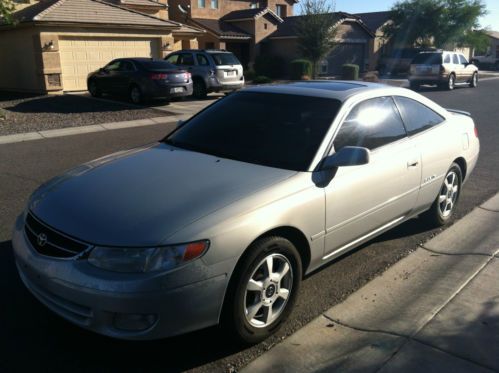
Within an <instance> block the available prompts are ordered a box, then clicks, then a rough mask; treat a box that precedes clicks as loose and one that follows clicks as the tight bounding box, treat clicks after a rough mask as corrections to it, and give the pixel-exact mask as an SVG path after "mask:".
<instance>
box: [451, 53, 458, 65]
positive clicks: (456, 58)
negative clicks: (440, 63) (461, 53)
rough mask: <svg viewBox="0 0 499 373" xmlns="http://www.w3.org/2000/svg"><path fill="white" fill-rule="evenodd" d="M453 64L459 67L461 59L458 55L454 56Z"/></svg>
mask: <svg viewBox="0 0 499 373" xmlns="http://www.w3.org/2000/svg"><path fill="white" fill-rule="evenodd" d="M452 63H454V64H456V65H459V58H458V57H457V54H453V55H452Z"/></svg>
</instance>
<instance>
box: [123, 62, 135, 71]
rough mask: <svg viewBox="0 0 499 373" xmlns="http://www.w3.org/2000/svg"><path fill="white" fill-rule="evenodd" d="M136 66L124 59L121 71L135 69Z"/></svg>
mask: <svg viewBox="0 0 499 373" xmlns="http://www.w3.org/2000/svg"><path fill="white" fill-rule="evenodd" d="M134 70H135V67H134V65H133V64H132V63H131V62H130V61H122V62H121V66H120V71H125V72H126V71H134Z"/></svg>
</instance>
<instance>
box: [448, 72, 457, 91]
mask: <svg viewBox="0 0 499 373" xmlns="http://www.w3.org/2000/svg"><path fill="white" fill-rule="evenodd" d="M455 85H456V78H455V77H454V75H451V76H449V89H450V90H453V89H454V86H455Z"/></svg>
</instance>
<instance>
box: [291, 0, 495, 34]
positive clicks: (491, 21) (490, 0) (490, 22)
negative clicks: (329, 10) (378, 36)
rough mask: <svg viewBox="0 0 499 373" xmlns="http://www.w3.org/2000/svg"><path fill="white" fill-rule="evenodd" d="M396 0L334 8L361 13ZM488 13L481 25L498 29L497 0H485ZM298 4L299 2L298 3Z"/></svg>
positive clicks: (347, 1)
mask: <svg viewBox="0 0 499 373" xmlns="http://www.w3.org/2000/svg"><path fill="white" fill-rule="evenodd" d="M395 3H396V0H336V10H337V11H343V12H347V13H363V12H376V11H382V10H389V9H390V8H391V7H392V5H393V4H395ZM485 3H486V5H487V9H488V10H489V14H488V15H487V16H485V17H483V18H482V19H481V20H480V23H481V24H482V26H483V27H487V26H488V27H490V29H492V30H495V31H499V0H485ZM298 6H299V4H298Z"/></svg>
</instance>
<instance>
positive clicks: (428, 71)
mask: <svg viewBox="0 0 499 373" xmlns="http://www.w3.org/2000/svg"><path fill="white" fill-rule="evenodd" d="M409 82H410V85H411V88H412V89H416V90H417V89H419V87H420V86H421V84H436V85H438V86H440V87H442V88H446V89H449V90H453V89H454V88H455V87H456V86H457V85H468V86H470V87H472V88H476V87H477V85H478V68H477V67H476V66H475V65H473V64H471V63H469V62H468V60H467V59H466V57H464V56H463V55H462V54H461V53H456V52H448V51H435V52H422V53H419V54H418V55H417V56H416V57H415V58H414V60H413V61H412V63H411V69H410V75H409Z"/></svg>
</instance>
